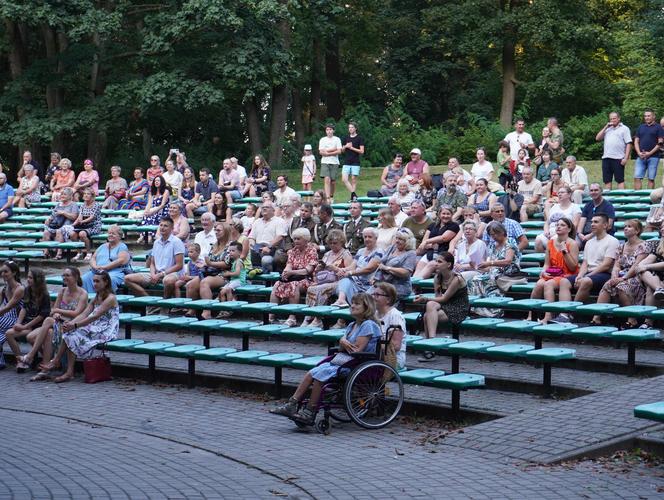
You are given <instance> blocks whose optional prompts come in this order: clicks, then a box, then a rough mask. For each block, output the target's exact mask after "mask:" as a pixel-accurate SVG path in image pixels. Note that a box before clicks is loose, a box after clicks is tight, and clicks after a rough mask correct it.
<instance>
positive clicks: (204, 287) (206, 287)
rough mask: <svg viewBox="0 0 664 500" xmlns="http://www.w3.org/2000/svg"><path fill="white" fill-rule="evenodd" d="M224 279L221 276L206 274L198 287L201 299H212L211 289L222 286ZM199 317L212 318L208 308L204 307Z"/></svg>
mask: <svg viewBox="0 0 664 500" xmlns="http://www.w3.org/2000/svg"><path fill="white" fill-rule="evenodd" d="M225 281H226V280H224V278H222V277H221V276H208V277H207V278H203V279H202V280H201V286H200V289H199V293H200V295H201V299H208V300H209V299H212V289H213V288H217V287H220V286H223V285H224V284H225ZM201 317H202V318H203V319H210V318H212V313H211V312H210V310H209V309H206V310H205V311H203V312H202V313H201Z"/></svg>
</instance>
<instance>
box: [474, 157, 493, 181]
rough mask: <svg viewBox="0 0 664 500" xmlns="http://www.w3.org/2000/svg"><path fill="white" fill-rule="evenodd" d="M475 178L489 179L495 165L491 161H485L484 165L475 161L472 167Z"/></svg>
mask: <svg viewBox="0 0 664 500" xmlns="http://www.w3.org/2000/svg"><path fill="white" fill-rule="evenodd" d="M470 173H471V174H472V176H473V179H475V180H477V179H487V180H488V179H489V175H491V174H492V173H493V165H491V162H490V161H485V162H484V163H483V164H482V165H480V163H479V162H477V161H476V162H475V163H473V168H471V169H470Z"/></svg>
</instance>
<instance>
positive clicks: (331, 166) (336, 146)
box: [318, 123, 342, 203]
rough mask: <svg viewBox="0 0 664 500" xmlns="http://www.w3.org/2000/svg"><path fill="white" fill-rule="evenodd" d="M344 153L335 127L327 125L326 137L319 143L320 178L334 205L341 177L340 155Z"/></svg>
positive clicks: (329, 199) (330, 201)
mask: <svg viewBox="0 0 664 500" xmlns="http://www.w3.org/2000/svg"><path fill="white" fill-rule="evenodd" d="M341 151H342V146H341V139H339V138H338V137H337V136H336V135H334V125H333V124H331V123H328V124H327V125H325V137H322V138H321V139H320V141H318V153H319V154H320V157H321V158H320V176H321V177H323V188H324V190H325V196H326V197H327V199H328V202H329V203H334V190H335V188H336V185H337V177H339V154H340V153H341Z"/></svg>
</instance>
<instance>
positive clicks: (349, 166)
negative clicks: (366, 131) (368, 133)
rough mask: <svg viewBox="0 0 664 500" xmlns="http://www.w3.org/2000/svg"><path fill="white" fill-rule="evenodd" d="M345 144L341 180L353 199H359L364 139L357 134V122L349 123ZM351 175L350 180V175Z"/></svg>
mask: <svg viewBox="0 0 664 500" xmlns="http://www.w3.org/2000/svg"><path fill="white" fill-rule="evenodd" d="M342 143H343V146H342V147H341V149H342V151H343V152H344V166H343V167H342V169H341V180H342V181H343V183H344V184H345V185H346V188H347V189H348V191H350V199H351V201H355V200H356V199H357V193H355V191H356V190H357V178H358V177H359V176H360V155H363V154H364V139H362V137H361V136H359V135H357V124H356V123H355V122H350V123H349V124H348V135H347V136H346V137H344V139H343V141H342ZM349 175H350V181H349V180H348V176H349Z"/></svg>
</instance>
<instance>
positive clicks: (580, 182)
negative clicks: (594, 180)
mask: <svg viewBox="0 0 664 500" xmlns="http://www.w3.org/2000/svg"><path fill="white" fill-rule="evenodd" d="M565 167H566V168H564V169H563V171H562V179H563V182H564V183H565V184H567V185H568V186H569V188H570V189H571V190H572V201H573V202H574V203H576V204H577V205H579V206H581V204H582V203H583V196H584V195H586V194H588V174H586V169H585V168H583V167H582V166H580V165H577V164H576V157H575V156H568V157H567V158H566V159H565Z"/></svg>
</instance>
